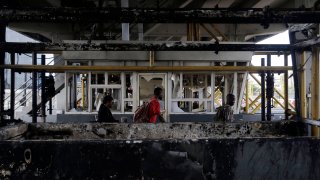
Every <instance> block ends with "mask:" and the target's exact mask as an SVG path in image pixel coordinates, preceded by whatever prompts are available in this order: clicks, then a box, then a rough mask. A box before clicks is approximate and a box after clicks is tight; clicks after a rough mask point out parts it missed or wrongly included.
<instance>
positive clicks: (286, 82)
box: [284, 53, 289, 119]
mask: <svg viewBox="0 0 320 180" xmlns="http://www.w3.org/2000/svg"><path fill="white" fill-rule="evenodd" d="M284 66H288V54H286V53H285V54H284ZM287 109H289V73H288V71H286V72H285V73H284V111H285V112H286V110H287ZM285 116H286V119H289V116H288V114H287V113H285Z"/></svg>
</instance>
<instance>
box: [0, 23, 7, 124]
mask: <svg viewBox="0 0 320 180" xmlns="http://www.w3.org/2000/svg"><path fill="white" fill-rule="evenodd" d="M5 41H6V26H5V25H4V24H2V23H0V42H5ZM4 63H5V52H4V51H3V50H0V65H4ZM4 80H5V78H4V69H2V68H0V123H2V122H3V120H4V115H3V112H4V93H5V92H4V89H5V87H4V85H5V83H4Z"/></svg>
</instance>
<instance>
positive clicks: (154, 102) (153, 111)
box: [148, 87, 164, 123]
mask: <svg viewBox="0 0 320 180" xmlns="http://www.w3.org/2000/svg"><path fill="white" fill-rule="evenodd" d="M159 100H162V88H160V87H156V88H155V89H154V91H153V97H152V98H151V100H150V102H149V109H148V115H149V123H156V122H157V118H159V121H160V122H164V119H163V117H162V114H163V112H161V111H160V102H159Z"/></svg>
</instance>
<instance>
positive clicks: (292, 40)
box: [289, 31, 301, 121]
mask: <svg viewBox="0 0 320 180" xmlns="http://www.w3.org/2000/svg"><path fill="white" fill-rule="evenodd" d="M289 40H290V44H294V43H295V42H296V37H295V33H294V32H290V31H289ZM290 52H291V60H292V70H293V82H294V87H295V89H294V97H295V108H296V119H297V120H298V121H300V120H301V103H300V80H299V74H298V65H297V57H296V56H297V55H296V50H295V49H293V48H292V49H291V51H290Z"/></svg>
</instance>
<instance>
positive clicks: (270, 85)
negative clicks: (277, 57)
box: [266, 54, 274, 121]
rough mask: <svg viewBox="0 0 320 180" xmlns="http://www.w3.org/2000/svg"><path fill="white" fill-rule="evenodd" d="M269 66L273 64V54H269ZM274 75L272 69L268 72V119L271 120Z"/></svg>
mask: <svg viewBox="0 0 320 180" xmlns="http://www.w3.org/2000/svg"><path fill="white" fill-rule="evenodd" d="M267 66H271V55H270V54H268V55H267ZM273 86H274V84H273V76H272V74H271V71H268V72H267V88H266V89H267V96H266V97H267V121H271V100H272V97H273Z"/></svg>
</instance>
